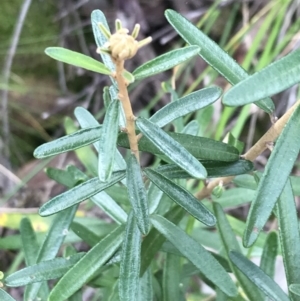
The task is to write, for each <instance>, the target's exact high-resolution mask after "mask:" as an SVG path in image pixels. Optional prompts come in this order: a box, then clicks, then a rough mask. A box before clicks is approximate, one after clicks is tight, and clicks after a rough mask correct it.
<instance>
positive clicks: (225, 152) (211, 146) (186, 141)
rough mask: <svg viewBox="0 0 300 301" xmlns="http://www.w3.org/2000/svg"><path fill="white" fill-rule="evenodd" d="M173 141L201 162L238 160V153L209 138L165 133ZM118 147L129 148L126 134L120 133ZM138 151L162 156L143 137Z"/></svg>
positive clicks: (158, 150)
mask: <svg viewBox="0 0 300 301" xmlns="http://www.w3.org/2000/svg"><path fill="white" fill-rule="evenodd" d="M166 133H167V134H168V135H169V136H171V137H172V138H173V139H174V140H175V141H177V142H178V143H180V144H181V145H182V146H183V147H184V148H185V149H187V150H188V152H189V153H191V154H192V155H193V156H194V157H195V158H197V159H203V160H214V161H224V162H231V161H237V160H239V151H238V150H237V149H236V148H235V147H233V146H231V145H228V144H226V143H223V142H220V141H216V140H213V139H210V138H205V137H197V136H192V135H187V134H180V133H173V132H166ZM118 145H119V146H121V147H126V148H129V142H128V137H127V134H125V133H121V134H119V137H118ZM139 150H140V151H144V152H149V153H152V154H156V155H163V154H164V152H163V151H162V150H161V149H160V148H159V147H157V146H156V145H155V144H153V143H152V142H151V141H150V139H148V138H147V137H145V136H143V137H142V138H141V139H140V140H139Z"/></svg>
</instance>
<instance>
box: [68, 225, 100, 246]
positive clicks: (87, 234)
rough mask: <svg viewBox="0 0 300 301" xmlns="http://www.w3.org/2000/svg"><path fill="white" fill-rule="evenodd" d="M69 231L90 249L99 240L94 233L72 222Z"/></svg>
mask: <svg viewBox="0 0 300 301" xmlns="http://www.w3.org/2000/svg"><path fill="white" fill-rule="evenodd" d="M71 229H72V230H73V231H74V233H75V234H76V235H78V236H79V237H80V238H81V239H82V240H83V241H84V242H86V243H87V244H88V245H89V246H90V247H93V246H95V245H96V244H97V243H98V242H99V241H100V239H101V238H100V237H99V236H98V235H97V234H96V233H94V232H93V231H91V230H90V229H89V228H87V227H85V226H84V225H82V224H80V223H76V222H73V223H72V224H71Z"/></svg>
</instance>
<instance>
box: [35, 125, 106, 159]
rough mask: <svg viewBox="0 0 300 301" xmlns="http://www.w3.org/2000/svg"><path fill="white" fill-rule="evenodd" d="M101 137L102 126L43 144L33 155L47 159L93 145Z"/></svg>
mask: <svg viewBox="0 0 300 301" xmlns="http://www.w3.org/2000/svg"><path fill="white" fill-rule="evenodd" d="M100 137H101V126H97V127H92V128H86V129H83V130H79V131H77V132H76V133H73V134H71V135H67V136H64V137H61V138H59V139H56V140H54V141H51V142H48V143H44V144H42V145H41V146H39V147H38V148H36V149H35V151H34V153H33V155H34V156H35V157H36V158H38V159H42V158H47V157H50V156H54V155H57V154H61V153H65V152H68V151H70V150H74V149H77V148H80V147H83V146H86V145H89V144H92V143H94V142H95V141H97V140H99V139H100Z"/></svg>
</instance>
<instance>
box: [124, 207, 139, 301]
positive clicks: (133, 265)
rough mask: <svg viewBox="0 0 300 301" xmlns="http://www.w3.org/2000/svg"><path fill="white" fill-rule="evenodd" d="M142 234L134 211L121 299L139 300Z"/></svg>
mask: <svg viewBox="0 0 300 301" xmlns="http://www.w3.org/2000/svg"><path fill="white" fill-rule="evenodd" d="M141 243H142V235H141V232H140V230H139V227H138V226H137V223H136V219H135V217H134V214H133V211H131V213H130V214H129V216H128V222H127V225H126V233H125V238H124V241H123V245H122V255H121V264H120V275H119V298H120V301H139V299H137V297H138V291H139V280H140V266H141Z"/></svg>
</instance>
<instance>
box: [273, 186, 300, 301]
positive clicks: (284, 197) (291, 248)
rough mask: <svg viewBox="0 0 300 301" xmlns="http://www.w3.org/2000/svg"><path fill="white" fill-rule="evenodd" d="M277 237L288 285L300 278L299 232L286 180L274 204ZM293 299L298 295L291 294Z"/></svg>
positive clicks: (290, 189)
mask: <svg viewBox="0 0 300 301" xmlns="http://www.w3.org/2000/svg"><path fill="white" fill-rule="evenodd" d="M276 215H277V218H278V228H279V229H280V230H279V238H280V242H281V252H282V257H283V262H284V268H285V275H286V279H287V283H288V285H290V284H292V283H297V282H299V279H300V234H299V221H298V217H297V216H298V215H297V209H296V205H295V198H294V195H293V191H292V186H291V182H290V181H289V180H288V181H287V182H286V184H285V187H284V190H283V192H282V194H281V196H280V198H279V200H278V202H277V205H276ZM291 299H292V300H293V301H299V300H300V297H299V296H295V295H294V294H291Z"/></svg>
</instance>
